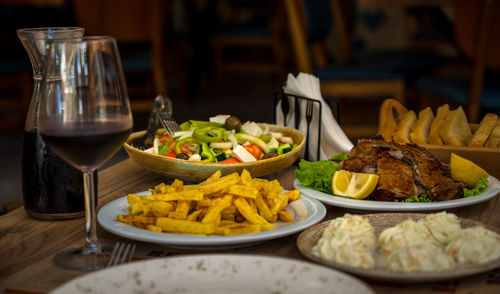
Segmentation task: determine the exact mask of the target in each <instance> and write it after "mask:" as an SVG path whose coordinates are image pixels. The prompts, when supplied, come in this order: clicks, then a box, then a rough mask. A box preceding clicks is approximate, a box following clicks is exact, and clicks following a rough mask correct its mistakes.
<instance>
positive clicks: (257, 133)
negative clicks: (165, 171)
mask: <svg viewBox="0 0 500 294" xmlns="http://www.w3.org/2000/svg"><path fill="white" fill-rule="evenodd" d="M180 127H181V129H182V131H179V132H175V134H174V136H173V137H171V136H170V135H168V134H167V133H166V132H164V133H162V134H159V135H157V136H156V137H155V139H154V142H153V147H152V148H150V149H147V150H145V151H146V152H149V153H152V154H156V155H161V156H166V157H171V158H177V159H183V160H189V161H199V162H208V163H210V162H211V163H238V162H252V161H258V160H263V159H267V158H272V157H276V156H279V155H282V154H285V153H287V152H290V151H292V150H294V149H295V148H297V144H295V143H294V142H293V139H292V138H291V137H288V136H286V135H285V134H283V133H280V132H272V131H270V130H269V126H268V125H265V124H264V125H262V126H260V125H258V124H256V123H255V122H251V121H247V122H245V123H243V124H242V123H241V121H240V120H239V119H238V118H237V117H235V116H232V115H217V116H214V117H211V118H210V119H209V121H198V120H189V121H186V122H184V123H182V124H181V125H180Z"/></svg>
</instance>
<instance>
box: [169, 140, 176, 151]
mask: <svg viewBox="0 0 500 294" xmlns="http://www.w3.org/2000/svg"><path fill="white" fill-rule="evenodd" d="M168 149H170V150H175V141H174V140H172V142H170V144H168Z"/></svg>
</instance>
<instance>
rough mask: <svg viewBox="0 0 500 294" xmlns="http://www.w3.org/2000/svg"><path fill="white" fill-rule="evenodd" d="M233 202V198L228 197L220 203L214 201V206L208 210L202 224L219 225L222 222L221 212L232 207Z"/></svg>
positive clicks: (223, 198)
mask: <svg viewBox="0 0 500 294" xmlns="http://www.w3.org/2000/svg"><path fill="white" fill-rule="evenodd" d="M232 200H233V196H231V195H226V196H224V197H222V198H221V199H220V200H219V201H214V203H213V205H211V206H210V208H208V212H207V214H206V215H205V216H204V217H203V219H202V220H201V222H202V223H203V224H206V223H215V224H218V223H219V222H220V217H221V212H222V211H223V210H224V209H226V208H228V207H229V206H230V205H231V201H232Z"/></svg>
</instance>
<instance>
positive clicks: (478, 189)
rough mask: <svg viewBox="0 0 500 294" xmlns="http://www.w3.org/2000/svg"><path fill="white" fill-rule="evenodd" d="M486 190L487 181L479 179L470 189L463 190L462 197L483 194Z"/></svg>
mask: <svg viewBox="0 0 500 294" xmlns="http://www.w3.org/2000/svg"><path fill="white" fill-rule="evenodd" d="M487 188H488V179H487V178H481V179H480V180H479V181H477V183H476V184H475V185H474V187H472V188H464V197H473V196H477V195H479V194H481V193H483V191H484V190H486V189H487Z"/></svg>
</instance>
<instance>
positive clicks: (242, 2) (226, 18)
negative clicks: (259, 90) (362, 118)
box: [210, 0, 287, 83]
mask: <svg viewBox="0 0 500 294" xmlns="http://www.w3.org/2000/svg"><path fill="white" fill-rule="evenodd" d="M285 2H286V1H285ZM281 5H282V1H270V0H222V1H218V7H217V9H216V11H217V13H218V14H219V15H218V16H217V18H218V19H219V20H221V21H220V23H219V24H217V27H216V28H215V31H214V32H213V33H212V35H211V37H210V43H211V45H212V48H213V66H214V76H215V81H216V82H217V83H218V82H219V81H220V79H221V75H222V74H223V73H228V72H238V73H250V72H257V73H271V74H274V75H275V76H276V77H278V79H279V80H280V81H283V80H284V77H285V76H286V73H287V67H286V64H285V62H286V52H285V50H284V44H283V42H284V40H283V32H284V28H283V23H282V20H283V16H282V15H281V12H282V11H283V9H282V6H281Z"/></svg>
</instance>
